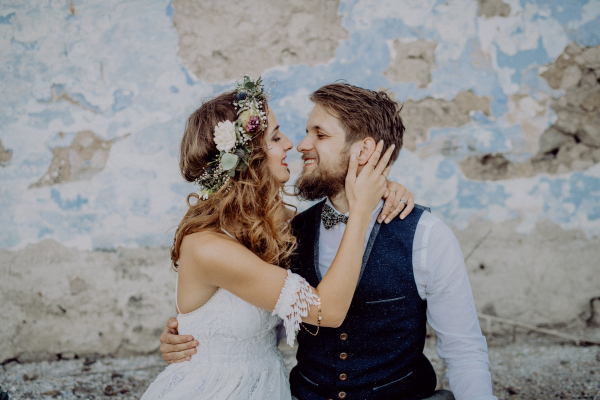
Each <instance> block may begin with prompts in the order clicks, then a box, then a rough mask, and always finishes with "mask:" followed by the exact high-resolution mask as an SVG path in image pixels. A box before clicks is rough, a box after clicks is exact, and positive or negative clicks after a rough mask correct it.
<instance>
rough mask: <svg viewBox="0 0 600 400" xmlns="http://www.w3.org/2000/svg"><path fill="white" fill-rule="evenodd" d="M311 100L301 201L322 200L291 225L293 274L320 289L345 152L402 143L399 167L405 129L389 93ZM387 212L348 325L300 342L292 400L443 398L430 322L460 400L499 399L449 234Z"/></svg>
mask: <svg viewBox="0 0 600 400" xmlns="http://www.w3.org/2000/svg"><path fill="white" fill-rule="evenodd" d="M310 99H311V101H312V102H313V103H314V104H315V107H314V108H313V110H312V112H311V114H310V117H309V120H308V122H307V124H306V137H305V138H304V139H303V140H302V142H301V143H300V144H299V145H298V151H300V152H301V153H302V158H303V160H304V168H303V171H302V175H301V176H300V178H299V179H298V181H297V182H296V187H297V189H298V193H299V195H300V197H301V198H303V199H306V200H317V199H322V198H326V199H325V200H324V201H321V202H319V203H317V204H316V205H314V206H313V207H311V208H309V209H308V210H306V211H304V212H303V213H301V214H299V215H297V216H296V217H295V218H294V220H293V221H292V228H293V230H294V234H295V235H296V237H297V239H298V248H297V250H296V252H295V257H294V259H293V260H292V270H293V271H294V272H296V273H298V274H300V275H301V276H303V277H304V278H305V279H306V280H307V281H308V282H309V283H310V284H311V285H312V286H314V287H316V286H317V285H318V283H319V281H320V280H321V278H322V277H323V276H324V275H325V273H326V272H327V270H328V269H329V266H330V265H331V263H332V261H333V258H334V257H335V254H336V252H337V249H338V247H339V245H340V243H341V240H342V235H343V232H344V229H345V222H344V214H345V215H346V216H347V213H348V210H349V207H348V202H347V200H346V197H345V192H344V181H345V176H346V172H347V164H348V158H349V156H350V154H349V148H350V146H351V145H354V146H355V147H356V143H359V145H360V153H359V154H358V155H357V158H358V161H359V165H360V166H361V167H365V166H366V167H368V165H367V162H368V160H369V157H370V156H371V155H372V153H373V151H375V146H376V143H377V142H378V141H379V140H384V144H385V147H384V150H383V151H385V149H386V148H387V146H390V145H392V144H395V145H396V150H395V151H394V153H393V155H392V159H391V162H393V161H395V159H396V158H397V157H398V152H399V150H400V148H401V146H402V136H403V132H404V125H403V123H402V119H401V118H400V115H399V112H400V110H399V109H398V106H397V104H396V103H395V102H394V101H392V100H391V99H389V97H388V96H387V95H386V94H385V93H383V92H373V91H370V90H366V89H362V88H358V87H355V86H351V85H348V84H342V83H336V84H331V85H326V86H324V87H322V88H320V89H318V90H317V91H315V92H314V93H313V94H312V95H311V97H310ZM383 206H384V203H383V201H382V202H380V204H379V206H378V207H377V208H376V209H375V210H374V211H373V218H372V221H371V225H370V227H369V230H368V232H367V236H366V238H365V254H364V257H363V265H362V270H361V275H360V278H359V282H358V286H357V288H356V292H355V295H354V298H353V300H352V305H351V306H350V309H349V311H348V315H347V316H346V319H345V321H344V323H343V324H342V325H341V326H340V327H339V328H321V330H320V331H319V333H318V335H317V336H312V335H310V334H308V333H307V332H306V331H304V330H301V331H300V332H299V333H298V343H299V348H298V353H297V360H298V365H297V366H296V367H295V368H294V369H293V370H292V372H291V374H290V385H291V389H292V394H293V395H294V396H295V397H297V398H298V399H299V400H316V399H360V400H363V399H407V400H408V399H410V400H412V399H415V400H417V399H427V398H444V397H441V394H440V393H438V394H437V395H434V389H435V386H436V375H435V373H434V371H433V368H432V366H431V363H430V362H429V360H427V358H426V357H425V356H424V355H423V348H424V343H425V333H426V321H428V322H429V324H430V325H431V326H432V328H433V329H434V330H435V332H436V334H437V337H438V345H437V350H438V353H439V355H440V357H442V358H443V359H444V360H445V361H446V363H447V365H448V375H447V376H448V379H449V381H450V386H451V388H452V391H453V392H454V395H455V396H456V398H457V399H459V400H462V399H465V400H470V399H477V400H492V399H496V398H495V397H494V396H493V395H492V389H491V376H490V373H489V370H488V368H489V362H488V354H487V345H486V341H485V338H484V337H483V336H482V334H481V330H480V327H479V321H478V319H477V313H476V310H475V306H474V302H473V295H472V293H471V287H470V284H469V280H468V277H467V273H466V269H465V265H464V260H463V257H462V253H461V250H460V246H459V244H458V241H457V240H456V238H455V236H454V234H453V233H452V231H451V230H450V228H448V227H447V226H446V225H445V224H444V223H443V222H442V221H441V220H440V219H438V218H437V217H435V216H433V215H432V214H431V213H429V212H427V211H424V210H423V209H421V208H415V210H414V211H412V213H411V214H409V215H408V216H407V217H406V218H405V219H404V220H402V221H401V220H398V219H396V220H393V221H392V222H390V223H389V224H387V225H385V224H384V225H382V224H380V223H378V222H377V216H378V214H379V212H380V211H381V209H382V207H383ZM161 341H162V342H163V343H162V345H161V352H162V353H163V357H164V356H165V354H166V353H173V352H178V351H181V350H183V349H189V348H190V346H191V345H190V343H189V342H188V343H183V340H178V339H177V337H176V336H174V335H170V334H168V333H165V334H163V336H161ZM167 343H182V344H178V345H171V344H167ZM187 351H189V350H187ZM431 396H434V397H431ZM436 396H439V397H436ZM446 398H452V397H451V395H450V397H446Z"/></svg>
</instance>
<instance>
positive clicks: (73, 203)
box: [50, 188, 88, 211]
mask: <svg viewBox="0 0 600 400" xmlns="http://www.w3.org/2000/svg"><path fill="white" fill-rule="evenodd" d="M50 198H52V200H54V202H55V203H56V204H57V205H58V207H59V208H60V209H61V210H67V211H71V210H72V211H78V210H81V207H82V206H83V205H85V204H88V199H86V198H83V197H81V195H79V194H78V195H77V198H76V199H75V200H62V199H61V197H60V192H59V191H58V190H56V189H54V188H52V189H50Z"/></svg>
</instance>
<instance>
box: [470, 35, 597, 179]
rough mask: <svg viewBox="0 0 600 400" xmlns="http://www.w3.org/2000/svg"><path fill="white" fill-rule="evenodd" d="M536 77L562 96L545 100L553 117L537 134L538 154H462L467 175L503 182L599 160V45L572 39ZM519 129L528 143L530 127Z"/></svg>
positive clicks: (564, 170)
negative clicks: (517, 157) (519, 158)
mask: <svg viewBox="0 0 600 400" xmlns="http://www.w3.org/2000/svg"><path fill="white" fill-rule="evenodd" d="M540 76H541V77H543V78H544V79H546V81H547V82H548V85H549V86H550V87H551V88H553V89H560V90H563V91H564V95H563V96H561V97H558V98H553V99H551V100H550V108H552V110H553V111H554V112H555V114H556V117H557V120H556V122H555V123H554V124H553V125H552V126H550V127H549V128H548V129H546V130H545V131H544V132H543V133H542V135H541V136H540V137H539V142H538V146H537V147H538V149H537V153H535V155H534V156H533V157H532V158H531V159H529V160H528V161H527V162H524V163H513V162H510V161H509V160H508V159H507V158H506V156H505V155H504V154H502V153H492V154H484V155H478V156H470V157H467V158H466V159H464V160H462V161H461V162H460V166H461V168H462V171H463V173H464V174H465V176H466V177H467V178H469V179H474V180H502V179H512V178H518V177H532V176H535V175H537V174H542V173H550V174H564V173H567V172H570V171H578V170H585V169H587V168H589V167H591V166H593V165H594V164H597V163H599V162H600V46H595V47H590V48H581V47H580V46H578V45H577V44H574V43H572V44H570V45H569V46H567V48H566V49H565V51H564V52H563V54H562V55H561V56H560V57H558V59H557V60H556V61H555V62H554V63H552V64H549V65H548V66H546V67H545V68H544V71H543V72H542V73H541V74H540ZM513 98H514V96H513ZM530 110H531V109H530ZM539 112H541V110H540V111H539ZM522 127H523V132H524V133H525V135H526V137H527V140H528V141H529V142H530V145H531V142H532V140H533V139H535V127H530V132H531V133H532V134H529V135H528V132H527V129H526V126H522ZM531 147H533V146H530V148H531Z"/></svg>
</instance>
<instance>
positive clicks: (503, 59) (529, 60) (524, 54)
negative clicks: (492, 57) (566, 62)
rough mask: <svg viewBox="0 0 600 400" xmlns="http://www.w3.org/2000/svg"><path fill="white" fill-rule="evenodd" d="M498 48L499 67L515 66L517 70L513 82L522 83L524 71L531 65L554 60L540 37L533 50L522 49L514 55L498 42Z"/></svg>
mask: <svg viewBox="0 0 600 400" xmlns="http://www.w3.org/2000/svg"><path fill="white" fill-rule="evenodd" d="M494 46H496V50H497V53H496V54H497V60H498V66H499V67H508V68H513V69H514V70H515V72H514V73H513V75H512V78H511V80H512V82H513V83H516V84H519V85H520V84H521V74H522V71H524V70H527V69H529V68H531V67H535V66H539V65H543V64H548V63H550V62H552V61H553V60H551V59H550V58H549V57H548V53H547V52H546V49H545V48H544V46H543V44H542V38H539V39H538V46H537V47H536V48H535V49H532V50H521V51H519V52H517V54H515V55H514V56H509V55H508V54H506V53H504V52H503V51H502V50H501V49H500V47H499V46H498V45H497V44H494Z"/></svg>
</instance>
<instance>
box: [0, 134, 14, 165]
mask: <svg viewBox="0 0 600 400" xmlns="http://www.w3.org/2000/svg"><path fill="white" fill-rule="evenodd" d="M11 158H12V151H11V150H8V149H5V148H4V146H3V145H2V140H0V167H7V166H8V165H10V159H11Z"/></svg>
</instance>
